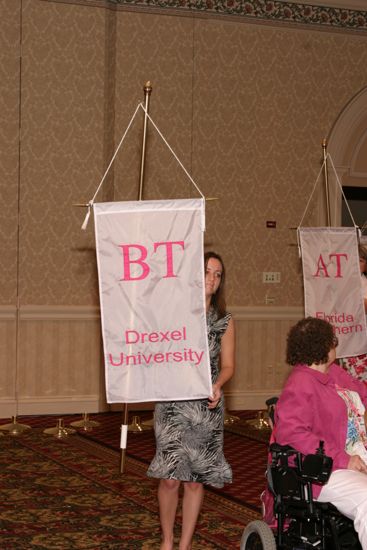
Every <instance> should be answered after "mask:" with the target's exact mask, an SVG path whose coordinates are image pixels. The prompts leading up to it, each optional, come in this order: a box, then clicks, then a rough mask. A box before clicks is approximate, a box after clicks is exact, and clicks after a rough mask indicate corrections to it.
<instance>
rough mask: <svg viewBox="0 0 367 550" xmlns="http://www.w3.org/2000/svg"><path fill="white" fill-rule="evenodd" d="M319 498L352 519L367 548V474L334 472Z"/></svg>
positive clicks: (350, 471)
mask: <svg viewBox="0 0 367 550" xmlns="http://www.w3.org/2000/svg"><path fill="white" fill-rule="evenodd" d="M317 500H319V501H321V502H331V503H332V504H334V506H336V508H337V509H338V510H339V512H341V513H342V514H344V515H345V516H347V517H348V518H350V519H352V520H353V521H354V528H355V530H356V531H357V533H358V538H359V541H360V543H361V546H362V548H363V550H367V474H363V473H362V472H355V471H353V470H336V471H335V472H332V474H331V476H330V479H329V481H328V482H327V484H326V485H324V486H323V488H322V489H321V493H320V495H319V496H318V499H317Z"/></svg>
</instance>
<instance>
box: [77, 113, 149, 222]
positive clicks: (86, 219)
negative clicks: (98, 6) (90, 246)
mask: <svg viewBox="0 0 367 550" xmlns="http://www.w3.org/2000/svg"><path fill="white" fill-rule="evenodd" d="M140 107H141V104H140V103H139V105H138V106H137V107H136V109H135V112H134V114H133V116H132V117H131V120H130V122H129V124H128V125H127V128H126V130H125V132H124V135H123V136H122V138H121V140H120V143H119V144H118V146H117V149H116V151H115V152H114V154H113V157H112V159H111V160H110V163H109V165H108V166H107V169H106V171H105V173H104V174H103V177H102V179H101V181H100V183H99V185H98V187H97V190H96V192H95V193H94V195H93V198H92V200H90V201H89V202H88V204H87V205H86V206H87V207H88V211H87V214H86V216H85V219H84V222H83V225H82V229H83V231H85V229H86V228H87V225H88V221H89V218H90V213H91V209H92V206H93V204H94V201H95V200H96V196H97V195H98V193H99V190H100V189H101V187H102V185H103V182H104V180H105V179H106V177H107V174H108V172H109V171H110V168H111V166H112V164H113V161H114V160H115V158H116V155H117V153H118V152H119V149H120V147H121V145H122V143H123V141H124V139H125V137H126V136H127V133H128V131H129V130H130V128H131V125H132V123H133V121H134V119H135V117H136V113H137V112H138V110H139V109H140Z"/></svg>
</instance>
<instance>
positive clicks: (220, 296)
mask: <svg viewBox="0 0 367 550" xmlns="http://www.w3.org/2000/svg"><path fill="white" fill-rule="evenodd" d="M210 258H215V259H216V260H218V261H219V262H220V263H221V264H222V276H221V279H220V284H219V287H218V290H217V292H216V293H215V294H214V295H213V296H212V298H211V302H210V305H211V306H212V307H213V308H214V310H215V311H216V312H217V313H218V316H219V318H220V319H221V318H222V317H224V316H225V314H226V312H227V305H226V298H225V291H224V286H225V282H226V270H225V267H224V263H223V260H222V258H221V256H219V254H217V253H216V252H212V251H210V252H205V254H204V267H205V271H206V266H207V265H208V261H209V260H210Z"/></svg>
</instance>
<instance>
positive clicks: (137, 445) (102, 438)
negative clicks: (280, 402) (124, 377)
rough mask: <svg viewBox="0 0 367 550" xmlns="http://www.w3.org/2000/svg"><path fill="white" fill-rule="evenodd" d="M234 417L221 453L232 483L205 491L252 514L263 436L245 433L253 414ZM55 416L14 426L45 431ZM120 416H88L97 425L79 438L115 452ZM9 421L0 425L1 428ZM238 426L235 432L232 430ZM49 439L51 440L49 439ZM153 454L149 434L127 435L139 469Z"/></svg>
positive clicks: (129, 450) (262, 468)
mask: <svg viewBox="0 0 367 550" xmlns="http://www.w3.org/2000/svg"><path fill="white" fill-rule="evenodd" d="M132 414H138V415H140V416H141V419H142V420H143V419H145V420H146V419H149V418H151V417H152V413H151V412H142V413H136V412H134V413H131V414H129V422H131V421H132V419H131V417H132ZM234 414H236V415H237V416H239V417H240V418H241V420H240V422H239V423H236V424H233V425H230V426H229V427H228V430H227V429H226V430H225V433H224V453H225V456H226V458H227V460H228V462H229V464H230V465H231V466H232V470H233V483H232V484H231V485H226V486H225V487H224V488H223V489H212V488H210V487H207V489H208V490H209V491H210V492H212V493H213V494H218V495H222V496H224V497H226V498H228V499H230V500H232V501H233V502H234V503H239V504H241V505H245V506H247V507H249V508H251V509H252V510H254V511H260V501H259V496H260V493H261V492H262V490H263V489H264V484H265V478H264V474H265V468H266V461H267V434H266V433H265V434H259V433H258V432H256V431H254V430H251V429H248V428H247V426H246V424H245V420H246V419H248V418H254V416H256V411H240V412H239V411H236V412H235V413H234ZM57 418H58V417H57V416H33V417H26V416H24V417H19V418H18V422H23V423H25V424H29V425H31V426H34V427H39V428H43V429H44V428H48V427H54V426H56V423H57ZM122 418H123V416H122V413H119V412H113V413H100V414H94V415H90V419H91V420H96V421H98V422H99V423H100V425H99V426H98V427H96V428H93V430H92V431H89V432H87V431H84V430H81V429H79V430H78V431H79V433H80V435H82V436H83V437H85V438H87V439H90V440H92V441H96V442H98V443H101V444H103V445H105V446H106V447H109V448H111V449H115V450H118V449H119V447H120V426H121V422H122ZM63 419H64V424H65V426H68V425H69V424H70V423H71V422H73V421H75V420H80V419H81V416H79V415H78V416H77V415H67V416H64V417H63ZM5 422H9V420H3V421H0V425H1V424H5ZM237 426H238V430H236V427H237ZM232 427H233V429H234V430H235V431H239V432H243V433H241V434H237V433H232V431H229V430H232ZM50 437H52V436H50ZM154 452H155V441H154V432H153V430H148V431H144V432H139V433H134V432H130V431H129V433H128V440H127V455H128V456H129V457H132V458H134V459H136V460H137V461H140V462H141V463H142V464H143V465H148V464H149V462H150V460H151V459H152V457H153V455H154Z"/></svg>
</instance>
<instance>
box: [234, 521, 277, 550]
mask: <svg viewBox="0 0 367 550" xmlns="http://www.w3.org/2000/svg"><path fill="white" fill-rule="evenodd" d="M240 550H276V544H275V538H274V535H273V531H272V530H271V529H270V527H269V525H268V524H267V523H265V522H264V521H260V520H255V521H252V522H251V523H249V524H248V525H247V526H246V527H245V529H244V530H243V533H242V538H241V547H240Z"/></svg>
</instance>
